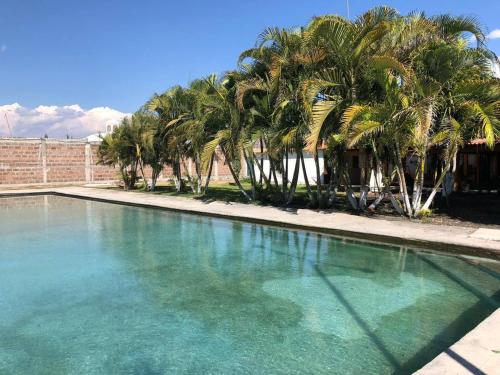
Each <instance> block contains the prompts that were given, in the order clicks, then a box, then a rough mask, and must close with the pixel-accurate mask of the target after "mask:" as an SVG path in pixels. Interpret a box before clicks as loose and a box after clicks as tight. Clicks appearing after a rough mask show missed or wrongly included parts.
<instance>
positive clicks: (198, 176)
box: [194, 153, 201, 194]
mask: <svg viewBox="0 0 500 375" xmlns="http://www.w3.org/2000/svg"><path fill="white" fill-rule="evenodd" d="M194 169H195V171H196V193H198V194H201V168H200V155H199V154H198V153H196V154H195V157H194Z"/></svg>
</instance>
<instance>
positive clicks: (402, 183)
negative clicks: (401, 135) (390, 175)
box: [394, 141, 413, 217]
mask: <svg viewBox="0 0 500 375" xmlns="http://www.w3.org/2000/svg"><path fill="white" fill-rule="evenodd" d="M394 153H395V160H394V163H395V164H396V170H397V173H398V177H399V192H400V194H401V195H402V196H403V197H402V198H403V204H404V209H405V213H406V215H408V216H409V217H412V216H413V210H412V208H411V203H410V196H409V195H408V188H407V185H406V178H405V172H404V168H403V163H402V160H403V157H402V155H401V152H400V150H399V145H398V142H397V141H396V148H395V150H394Z"/></svg>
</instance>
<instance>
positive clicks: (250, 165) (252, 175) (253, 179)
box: [243, 150, 257, 200]
mask: <svg viewBox="0 0 500 375" xmlns="http://www.w3.org/2000/svg"><path fill="white" fill-rule="evenodd" d="M243 158H244V159H245V163H246V164H247V169H248V173H249V174H250V184H251V189H252V199H254V200H255V185H257V179H256V177H255V169H254V159H253V158H249V157H248V156H247V153H246V152H245V150H243Z"/></svg>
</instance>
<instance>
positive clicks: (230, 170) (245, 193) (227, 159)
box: [221, 146, 252, 202]
mask: <svg viewBox="0 0 500 375" xmlns="http://www.w3.org/2000/svg"><path fill="white" fill-rule="evenodd" d="M221 151H222V154H223V155H224V159H226V163H227V166H228V167H229V172H231V176H233V179H234V182H235V183H236V185H237V186H238V188H239V189H240V191H241V193H242V194H243V195H244V196H245V198H246V199H248V200H249V201H250V202H251V201H252V197H251V196H250V195H248V193H247V192H246V191H245V189H244V188H243V186H242V185H241V182H240V179H239V178H238V176H236V173H235V172H234V169H233V166H232V165H231V161H230V160H229V158H228V157H227V153H226V150H225V149H224V147H222V146H221Z"/></svg>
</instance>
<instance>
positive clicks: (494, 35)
mask: <svg viewBox="0 0 500 375" xmlns="http://www.w3.org/2000/svg"><path fill="white" fill-rule="evenodd" d="M486 39H500V29H495V30H493V31H492V32H490V33H489V34H488V35H486Z"/></svg>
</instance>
